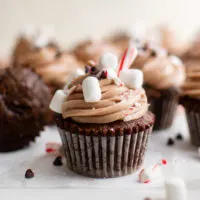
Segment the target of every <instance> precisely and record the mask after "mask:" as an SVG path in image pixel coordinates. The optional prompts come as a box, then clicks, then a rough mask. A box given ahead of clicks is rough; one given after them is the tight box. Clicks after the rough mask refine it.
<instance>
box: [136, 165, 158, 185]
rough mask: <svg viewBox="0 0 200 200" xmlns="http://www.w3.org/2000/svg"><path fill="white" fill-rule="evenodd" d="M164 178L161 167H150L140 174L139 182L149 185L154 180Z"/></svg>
mask: <svg viewBox="0 0 200 200" xmlns="http://www.w3.org/2000/svg"><path fill="white" fill-rule="evenodd" d="M158 178H162V172H161V169H160V167H159V166H156V167H155V165H154V166H150V167H148V168H146V169H142V170H141V172H140V174H139V181H140V182H141V183H148V182H150V181H152V180H155V179H158Z"/></svg>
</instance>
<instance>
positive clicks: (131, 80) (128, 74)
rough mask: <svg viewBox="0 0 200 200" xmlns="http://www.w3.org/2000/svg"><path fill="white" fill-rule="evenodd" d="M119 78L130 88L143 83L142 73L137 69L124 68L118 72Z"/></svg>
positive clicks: (138, 86) (135, 87) (136, 87)
mask: <svg viewBox="0 0 200 200" xmlns="http://www.w3.org/2000/svg"><path fill="white" fill-rule="evenodd" d="M119 78H120V79H121V80H122V81H123V82H124V83H125V85H126V86H127V87H130V88H134V89H138V88H140V87H141V86H142V84H143V73H142V71H140V70H139V69H125V70H123V71H121V72H120V74H119Z"/></svg>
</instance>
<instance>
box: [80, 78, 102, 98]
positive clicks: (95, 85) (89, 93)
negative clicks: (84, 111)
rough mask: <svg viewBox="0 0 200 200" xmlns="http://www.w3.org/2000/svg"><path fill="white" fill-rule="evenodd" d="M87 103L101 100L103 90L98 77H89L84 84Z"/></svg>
mask: <svg viewBox="0 0 200 200" xmlns="http://www.w3.org/2000/svg"><path fill="white" fill-rule="evenodd" d="M82 88H83V96H84V100H85V102H96V101H99V100H100V99H101V88H100V85H99V80H98V79H97V78H96V77H92V76H89V77H87V78H85V79H84V80H83V83H82Z"/></svg>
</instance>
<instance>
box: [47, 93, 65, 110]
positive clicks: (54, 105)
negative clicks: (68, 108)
mask: <svg viewBox="0 0 200 200" xmlns="http://www.w3.org/2000/svg"><path fill="white" fill-rule="evenodd" d="M65 98H66V94H65V93H64V91H63V90H57V91H56V92H55V94H54V96H53V98H52V100H51V102H50V105H49V108H50V109H51V110H52V111H54V112H56V113H59V114H61V113H62V104H63V102H64V100H65Z"/></svg>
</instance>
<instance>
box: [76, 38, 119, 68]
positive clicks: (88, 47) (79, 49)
mask: <svg viewBox="0 0 200 200" xmlns="http://www.w3.org/2000/svg"><path fill="white" fill-rule="evenodd" d="M104 52H112V53H114V54H116V55H117V56H118V57H119V56H120V51H119V50H118V49H117V48H116V47H115V46H114V45H112V44H109V43H108V42H105V41H102V40H95V39H93V40H86V41H83V42H81V43H79V44H77V45H76V46H75V47H74V49H73V50H72V53H73V54H74V55H75V56H76V58H77V59H78V60H80V61H81V62H84V63H85V64H86V63H87V62H88V61H89V60H92V61H93V62H95V63H98V62H99V59H100V57H101V55H102V54H103V53H104Z"/></svg>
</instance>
